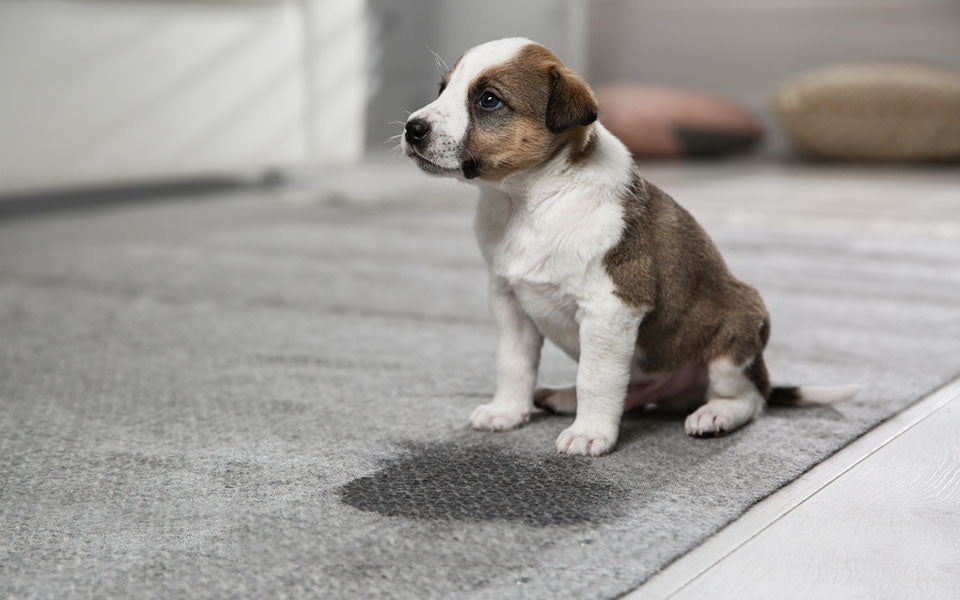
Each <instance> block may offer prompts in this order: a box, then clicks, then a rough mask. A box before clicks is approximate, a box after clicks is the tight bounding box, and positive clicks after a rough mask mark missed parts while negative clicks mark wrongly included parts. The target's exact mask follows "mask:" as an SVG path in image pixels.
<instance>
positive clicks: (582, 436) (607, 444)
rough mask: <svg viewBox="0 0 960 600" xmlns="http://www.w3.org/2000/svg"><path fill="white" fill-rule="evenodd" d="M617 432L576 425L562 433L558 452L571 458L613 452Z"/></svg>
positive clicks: (558, 442) (558, 441) (558, 443)
mask: <svg viewBox="0 0 960 600" xmlns="http://www.w3.org/2000/svg"><path fill="white" fill-rule="evenodd" d="M616 443H617V431H616V430H614V431H612V432H611V431H600V430H599V429H596V428H587V427H581V426H578V425H577V424H576V423H574V424H573V425H571V426H570V427H568V428H566V429H564V430H563V431H562V432H560V437H558V438H557V452H559V453H560V454H569V455H570V456H600V455H601V454H606V453H607V452H610V451H611V450H613V445H614V444H616Z"/></svg>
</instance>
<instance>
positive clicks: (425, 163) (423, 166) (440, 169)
mask: <svg viewBox="0 0 960 600" xmlns="http://www.w3.org/2000/svg"><path fill="white" fill-rule="evenodd" d="M407 156H409V157H410V158H412V159H413V160H414V161H415V162H416V163H417V166H418V167H420V170H422V171H424V172H426V173H430V174H431V175H459V174H460V169H451V168H449V167H444V166H442V165H438V164H437V163H435V162H433V161H432V160H430V159H429V158H426V157H424V156H423V155H422V154H420V153H419V152H417V150H416V149H415V148H413V147H412V146H410V147H408V149H407Z"/></svg>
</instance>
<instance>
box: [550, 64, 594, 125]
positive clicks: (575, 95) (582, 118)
mask: <svg viewBox="0 0 960 600" xmlns="http://www.w3.org/2000/svg"><path fill="white" fill-rule="evenodd" d="M597 110H598V109H597V99H596V98H595V97H594V95H593V92H592V91H590V86H588V85H587V82H586V81H584V80H583V78H582V77H580V76H579V75H577V74H576V73H574V72H573V71H571V70H570V69H568V68H566V67H564V66H552V67H550V98H549V99H548V100H547V129H549V130H550V131H551V132H553V133H562V132H564V131H567V130H568V129H573V128H574V127H577V126H578V125H589V124H590V123H593V122H594V121H596V120H597Z"/></svg>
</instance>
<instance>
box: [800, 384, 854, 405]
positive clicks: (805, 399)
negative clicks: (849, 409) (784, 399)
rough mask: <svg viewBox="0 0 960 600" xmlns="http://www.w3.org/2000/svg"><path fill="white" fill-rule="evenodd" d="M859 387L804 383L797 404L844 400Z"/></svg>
mask: <svg viewBox="0 0 960 600" xmlns="http://www.w3.org/2000/svg"><path fill="white" fill-rule="evenodd" d="M859 391H860V387H859V386H856V385H836V386H826V385H805V386H803V387H801V388H800V401H799V402H798V404H834V403H837V402H844V401H846V400H849V399H851V398H853V397H854V396H856V395H857V392H859Z"/></svg>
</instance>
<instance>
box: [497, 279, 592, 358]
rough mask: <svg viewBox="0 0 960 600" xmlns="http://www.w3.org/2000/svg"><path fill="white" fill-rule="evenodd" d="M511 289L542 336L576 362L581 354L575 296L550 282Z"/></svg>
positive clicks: (514, 284)
mask: <svg viewBox="0 0 960 600" xmlns="http://www.w3.org/2000/svg"><path fill="white" fill-rule="evenodd" d="M510 287H511V289H512V290H513V293H514V295H516V297H517V300H519V302H520V306H522V307H523V311H524V312H525V313H527V315H528V316H529V317H530V319H531V320H532V321H533V323H534V325H536V326H537V330H538V331H539V332H540V334H541V335H543V336H544V337H545V338H547V339H548V340H550V341H552V342H553V343H554V344H556V345H557V346H558V347H560V349H561V350H563V351H564V352H566V353H567V354H568V355H570V356H571V357H573V358H574V359H576V358H577V357H578V356H579V354H580V325H579V321H578V319H577V309H578V306H577V302H576V300H575V299H574V297H573V296H572V295H570V294H567V293H564V292H563V290H561V289H560V287H559V286H556V285H552V284H548V283H539V284H538V283H529V282H523V281H517V282H513V283H512V284H511V285H510Z"/></svg>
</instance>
